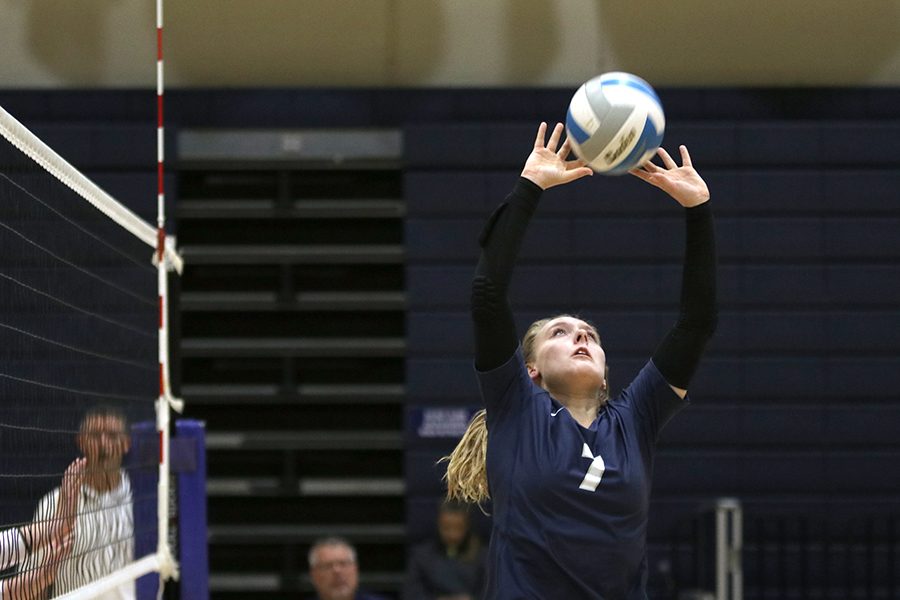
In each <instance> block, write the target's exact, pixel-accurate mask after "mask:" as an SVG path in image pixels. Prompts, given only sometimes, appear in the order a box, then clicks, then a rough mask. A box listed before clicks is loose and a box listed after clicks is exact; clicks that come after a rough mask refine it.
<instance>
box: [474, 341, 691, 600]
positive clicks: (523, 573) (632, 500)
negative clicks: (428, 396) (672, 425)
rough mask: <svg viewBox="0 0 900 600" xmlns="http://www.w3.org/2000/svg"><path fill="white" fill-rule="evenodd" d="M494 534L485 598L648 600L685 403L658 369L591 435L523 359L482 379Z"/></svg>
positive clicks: (616, 403)
mask: <svg viewBox="0 0 900 600" xmlns="http://www.w3.org/2000/svg"><path fill="white" fill-rule="evenodd" d="M478 377H479V381H480V385H481V393H482V396H483V399H484V403H485V408H486V409H487V427H488V451H487V472H488V483H489V486H490V492H491V498H492V509H493V510H492V517H493V531H492V534H491V543H490V548H489V551H488V582H487V592H486V596H485V598H487V599H503V600H512V599H518V598H533V599H540V600H548V599H555V598H560V599H573V600H589V599H593V600H620V599H627V600H644V599H645V598H646V591H645V590H646V579H647V564H646V558H645V548H646V532H647V515H648V508H649V502H650V479H651V474H652V469H653V450H654V446H655V444H656V439H657V435H658V433H659V431H660V429H661V428H662V427H663V425H665V423H666V422H667V421H668V420H669V419H670V418H671V417H672V415H674V414H675V413H676V412H678V410H680V409H681V408H683V407H684V406H685V404H686V403H687V399H684V400H682V399H681V398H679V397H678V396H677V395H676V394H675V392H674V391H673V390H672V388H671V387H670V386H669V384H668V383H666V381H665V379H664V378H663V376H662V375H661V374H660V372H659V371H658V370H657V368H656V366H655V365H654V364H653V362H652V361H649V362H648V363H647V365H646V366H645V367H644V368H643V369H642V370H641V372H640V373H639V374H638V375H637V377H636V378H635V379H634V381H632V382H631V384H630V385H629V386H628V387H627V388H626V389H625V390H624V391H623V392H622V393H621V394H619V395H618V396H617V397H616V398H614V399H612V400H610V401H609V402H608V403H607V404H606V406H605V407H603V408H601V410H600V413H599V415H598V416H597V419H596V420H595V421H594V423H593V424H592V425H591V426H590V428H584V427H582V426H581V425H579V424H578V422H577V421H575V419H574V418H572V416H571V415H569V413H568V411H567V410H566V409H565V408H564V407H563V406H562V405H561V404H559V402H557V401H556V400H554V399H553V398H552V397H550V395H549V394H548V393H547V392H546V391H545V390H543V389H542V388H540V387H538V386H537V385H535V384H534V383H533V382H532V381H531V379H530V378H529V377H528V373H527V371H526V368H525V364H524V360H523V358H522V349H521V347H520V348H519V349H518V351H517V352H516V354H515V355H514V356H512V357H511V358H510V359H509V361H507V362H506V363H505V364H503V365H501V366H500V367H498V368H496V369H494V370H492V371H488V372H485V373H479V374H478Z"/></svg>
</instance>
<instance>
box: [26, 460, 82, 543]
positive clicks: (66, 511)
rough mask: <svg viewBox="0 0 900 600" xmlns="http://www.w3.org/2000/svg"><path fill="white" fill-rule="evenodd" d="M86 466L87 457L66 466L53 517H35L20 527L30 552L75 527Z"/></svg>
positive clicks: (65, 534)
mask: <svg viewBox="0 0 900 600" xmlns="http://www.w3.org/2000/svg"><path fill="white" fill-rule="evenodd" d="M84 466H85V459H84V458H78V459H75V460H74V461H72V463H71V464H70V465H69V466H68V467H67V468H66V471H65V473H63V479H62V483H61V484H60V486H59V493H58V494H57V496H56V508H55V510H54V512H53V515H52V517H50V518H46V517H44V518H42V519H38V518H35V520H34V521H32V522H31V523H29V524H28V525H24V526H22V527H20V528H19V533H20V535H21V536H22V539H23V540H24V543H25V548H26V550H27V552H28V553H31V552H34V551H37V550H40V549H41V548H43V547H44V546H46V545H48V544H50V543H51V541H53V540H54V539H62V538H64V537H66V536H67V535H68V534H69V533H70V532H71V531H72V530H73V529H74V528H75V516H76V513H77V511H78V494H79V493H80V491H81V484H82V482H83V481H84Z"/></svg>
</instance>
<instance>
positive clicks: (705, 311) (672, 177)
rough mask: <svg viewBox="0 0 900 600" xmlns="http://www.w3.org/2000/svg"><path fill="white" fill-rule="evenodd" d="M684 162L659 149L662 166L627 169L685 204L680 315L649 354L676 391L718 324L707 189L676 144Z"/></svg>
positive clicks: (682, 390)
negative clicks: (679, 161) (678, 163)
mask: <svg viewBox="0 0 900 600" xmlns="http://www.w3.org/2000/svg"><path fill="white" fill-rule="evenodd" d="M680 150H681V158H682V166H680V167H679V166H678V165H677V164H676V163H675V161H674V160H673V159H672V157H671V156H669V154H668V153H667V152H666V151H665V150H663V149H662V148H660V149H659V155H660V158H662V161H663V167H659V166H657V165H655V164H653V163H647V164H645V165H644V166H643V167H642V168H641V169H636V170H633V171H631V173H632V174H633V175H635V176H636V177H638V178H640V179H642V180H644V181H646V182H648V183H650V184H651V185H655V186H656V187H658V188H660V189H662V190H663V191H665V192H666V193H668V194H669V195H670V196H672V198H674V199H675V200H676V201H677V202H678V203H679V204H681V206H683V207H684V208H685V229H686V235H685V255H684V268H683V271H682V282H681V306H680V313H679V316H678V321H677V322H676V323H675V325H674V327H672V329H671V330H670V331H669V333H668V334H667V335H666V336H665V338H663V340H662V343H660V345H659V347H658V348H657V349H656V352H654V354H653V363H654V364H655V365H656V368H658V369H659V372H660V373H661V374H662V376H663V377H664V378H665V379H666V381H667V382H668V383H669V385H670V386H671V387H672V389H673V390H674V391H675V393H676V394H678V395H679V396H680V397H682V398H684V397H685V396H686V395H687V387H688V383H689V382H690V380H691V377H692V376H693V374H694V371H695V370H696V369H697V365H698V364H699V363H700V358H701V357H702V355H703V350H704V348H705V347H706V342H707V340H709V338H710V337H711V336H712V334H713V333H714V332H715V330H716V323H717V320H718V308H717V303H716V240H715V228H714V224H713V215H712V210H711V209H710V206H709V189H708V188H707V186H706V183H705V182H704V181H703V179H702V178H701V177H700V175H699V174H698V173H697V171H696V170H695V169H694V168H693V165H692V163H691V157H690V154H688V150H687V148H686V147H685V146H681V147H680Z"/></svg>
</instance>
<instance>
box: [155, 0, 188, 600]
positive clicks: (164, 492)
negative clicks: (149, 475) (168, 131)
mask: <svg viewBox="0 0 900 600" xmlns="http://www.w3.org/2000/svg"><path fill="white" fill-rule="evenodd" d="M163 23H164V22H163V0H156V153H157V166H156V187H157V189H156V196H157V202H156V204H157V216H156V225H157V235H156V263H157V272H158V277H159V398H158V399H157V401H156V425H157V431H158V432H159V454H160V456H159V492H158V496H157V498H158V502H159V507H158V509H157V515H158V517H159V538H158V542H157V544H158V545H157V552H156V554H157V556H158V557H159V560H160V564H159V577H160V585H159V597H160V598H162V593H163V582H164V581H166V580H168V579H177V578H178V563H177V562H176V560H175V557H174V555H173V553H172V547H171V545H170V544H169V479H170V478H169V467H170V464H171V461H170V459H169V453H170V449H171V448H170V444H169V437H170V429H171V427H170V409H172V410H175V411H176V412H179V413H180V412H182V411H183V410H184V402H183V401H182V400H180V399H177V398H175V397H174V396H173V395H172V387H171V382H170V372H171V371H170V368H169V284H168V271H169V268H170V266H171V268H174V269H176V270H177V271H178V273H179V274H180V273H181V268H182V265H181V261H180V259H179V261H178V263H174V262H172V261H170V260H167V258H168V257H169V256H170V254H174V255H176V256H177V253H176V252H175V251H174V246H175V242H174V239H172V238H169V237H167V236H166V210H165V209H166V203H165V199H166V190H165V146H166V144H165V126H164V125H165V120H164V111H163V108H164V105H163V99H164V96H165V78H164V72H165V69H164V65H165V63H164V62H163ZM170 250H171V251H170Z"/></svg>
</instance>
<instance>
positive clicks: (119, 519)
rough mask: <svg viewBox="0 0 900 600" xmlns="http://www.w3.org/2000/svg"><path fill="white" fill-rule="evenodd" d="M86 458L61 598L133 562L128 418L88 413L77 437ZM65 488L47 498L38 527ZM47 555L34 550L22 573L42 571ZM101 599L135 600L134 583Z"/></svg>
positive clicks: (57, 589) (57, 583)
mask: <svg viewBox="0 0 900 600" xmlns="http://www.w3.org/2000/svg"><path fill="white" fill-rule="evenodd" d="M76 441H77V444H78V448H79V449H80V450H81V452H82V453H83V454H84V457H85V474H84V483H83V485H81V489H80V490H79V494H78V514H77V516H76V518H75V528H74V535H73V540H72V555H71V556H70V557H69V559H68V560H65V561H63V562H62V563H61V564H60V566H59V569H58V571H57V573H56V578H55V580H54V582H53V585H52V588H51V591H52V594H51V595H52V596H59V595H61V594H65V593H68V592H71V591H73V590H75V589H77V588H80V587H82V586H85V585H87V584H89V583H92V582H94V581H96V580H98V579H100V578H102V577H104V576H106V575H109V574H110V573H112V572H113V571H116V570H119V569H121V568H123V567H124V566H126V565H128V564H129V563H131V562H132V560H133V557H134V517H133V509H132V498H131V482H130V481H129V479H128V475H127V474H126V473H125V470H124V469H122V461H123V459H124V457H125V454H126V453H127V452H128V450H129V449H130V448H131V436H130V435H129V434H128V420H127V419H126V417H125V414H124V413H123V412H121V411H119V410H118V409H116V408H112V407H98V408H94V409H92V410H90V411H88V412H87V414H85V416H84V418H83V419H82V420H81V426H80V427H79V431H78V436H77V440H76ZM59 493H60V488H56V489H54V490H53V491H51V492H50V493H48V494H47V495H46V496H44V497H43V498H42V499H41V501H40V503H39V504H38V508H37V510H36V511H35V513H34V520H33V523H41V522H42V521H43V522H46V521H47V520H48V519H51V518H52V516H53V511H54V507H55V506H56V505H57V497H58V496H59ZM44 560H46V559H44V557H43V553H42V552H40V551H35V552H32V553H31V554H30V555H29V556H28V558H27V559H26V561H25V562H24V563H22V564H20V573H25V572H27V571H29V570H31V569H35V568H38V567H40V565H42V564H43V561H44ZM95 598H98V599H100V600H134V598H135V584H134V581H127V582H125V583H122V584H119V585H118V586H116V587H114V588H112V589H111V590H107V591H106V592H104V593H102V594H100V595H98V596H95Z"/></svg>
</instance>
